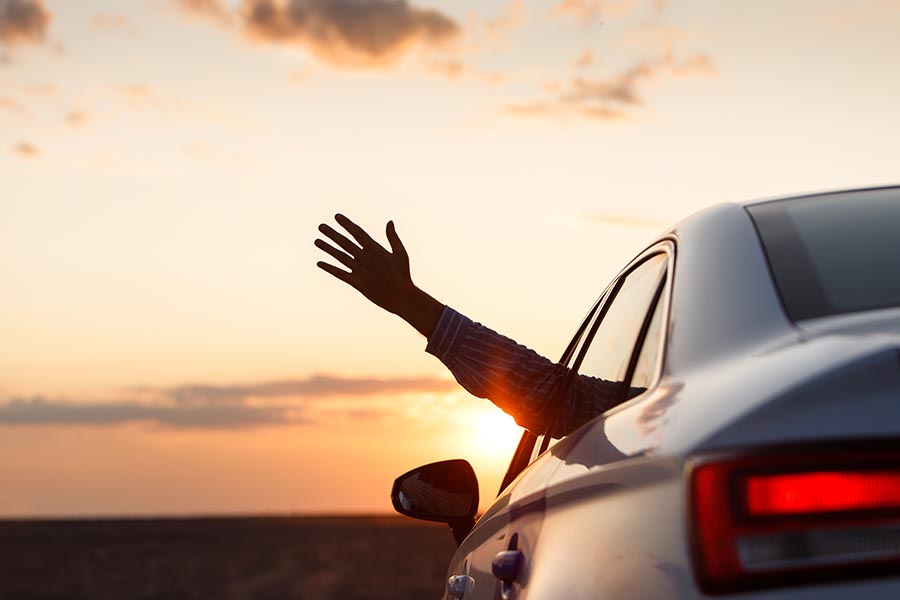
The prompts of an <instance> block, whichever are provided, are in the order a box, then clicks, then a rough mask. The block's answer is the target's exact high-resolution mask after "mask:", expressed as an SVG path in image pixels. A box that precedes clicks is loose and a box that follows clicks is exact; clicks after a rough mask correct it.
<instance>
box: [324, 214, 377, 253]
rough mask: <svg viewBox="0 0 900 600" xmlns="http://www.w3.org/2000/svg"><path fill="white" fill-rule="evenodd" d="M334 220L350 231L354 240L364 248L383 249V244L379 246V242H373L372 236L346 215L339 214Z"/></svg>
mask: <svg viewBox="0 0 900 600" xmlns="http://www.w3.org/2000/svg"><path fill="white" fill-rule="evenodd" d="M334 220H335V221H337V222H338V224H339V225H340V226H341V227H343V228H344V229H346V230H347V231H349V232H350V235H352V236H353V238H354V239H355V240H356V241H357V242H358V243H359V245H360V246H362V247H363V248H372V247H376V248H381V244H379V243H378V242H376V241H375V240H373V239H372V236H370V235H369V234H368V233H366V231H365V230H364V229H363V228H362V227H360V226H359V225H357V224H356V223H354V222H353V221H351V220H350V219H348V218H347V217H345V216H344V215H342V214H340V213H338V214H336V215H334Z"/></svg>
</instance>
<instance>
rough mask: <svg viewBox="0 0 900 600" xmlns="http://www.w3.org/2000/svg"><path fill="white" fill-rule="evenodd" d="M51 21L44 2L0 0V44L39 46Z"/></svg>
mask: <svg viewBox="0 0 900 600" xmlns="http://www.w3.org/2000/svg"><path fill="white" fill-rule="evenodd" d="M50 19H51V17H50V12H49V11H48V10H47V9H46V8H45V7H44V3H43V0H0V44H5V45H9V46H14V45H19V44H39V43H41V42H43V41H44V38H45V36H46V32H47V25H48V24H49V23H50Z"/></svg>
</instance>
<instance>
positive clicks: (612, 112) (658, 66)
mask: <svg viewBox="0 0 900 600" xmlns="http://www.w3.org/2000/svg"><path fill="white" fill-rule="evenodd" d="M714 73H715V65H714V64H713V62H712V59H711V58H710V57H709V56H707V55H706V54H695V55H692V56H689V57H687V58H685V59H683V60H676V59H675V56H674V53H671V52H669V53H666V54H663V55H662V56H660V57H658V58H654V59H649V60H644V61H641V62H639V63H637V64H635V65H634V66H632V67H630V68H628V69H626V70H624V71H621V72H619V73H617V74H614V75H611V76H608V77H595V78H589V77H584V76H580V75H578V76H575V77H573V78H572V79H570V80H569V81H567V82H553V83H551V84H549V85H548V86H546V87H547V89H548V91H550V92H551V93H552V94H553V97H552V98H551V99H549V100H540V101H536V102H530V103H529V102H526V103H513V104H509V105H507V106H506V107H505V110H506V112H507V113H509V114H512V115H517V116H530V117H534V116H541V117H542V116H557V117H566V116H579V117H584V118H588V119H595V120H600V121H613V120H620V119H625V118H628V116H630V114H631V112H632V111H633V110H635V109H636V108H638V107H640V106H642V105H643V104H644V95H643V85H644V84H645V83H646V82H647V81H650V80H653V79H658V78H659V77H661V76H663V75H669V76H671V77H676V78H680V77H687V76H690V75H695V74H706V75H711V74H714Z"/></svg>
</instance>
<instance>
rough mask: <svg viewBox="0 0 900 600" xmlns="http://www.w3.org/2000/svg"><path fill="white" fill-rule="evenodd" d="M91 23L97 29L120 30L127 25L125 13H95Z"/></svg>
mask: <svg viewBox="0 0 900 600" xmlns="http://www.w3.org/2000/svg"><path fill="white" fill-rule="evenodd" d="M92 23H93V25H94V29H97V30H98V31H120V30H122V29H125V28H127V27H128V19H126V18H125V15H117V14H100V15H95V16H94V18H93V20H92Z"/></svg>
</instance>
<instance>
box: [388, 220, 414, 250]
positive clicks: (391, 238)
mask: <svg viewBox="0 0 900 600" xmlns="http://www.w3.org/2000/svg"><path fill="white" fill-rule="evenodd" d="M385 233H387V239H388V242H390V244H391V252H393V253H394V254H397V255H399V256H402V257H403V258H406V259H409V255H408V254H407V253H406V248H404V247H403V242H401V241H400V236H399V235H397V229H396V228H395V227H394V222H393V221H388V224H387V228H386V229H385Z"/></svg>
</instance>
